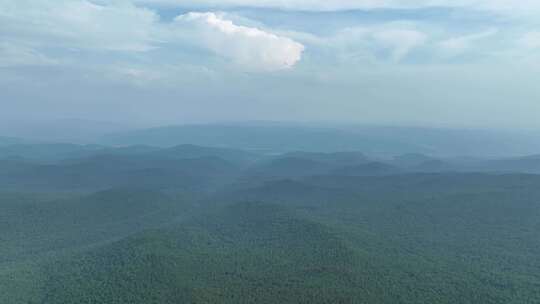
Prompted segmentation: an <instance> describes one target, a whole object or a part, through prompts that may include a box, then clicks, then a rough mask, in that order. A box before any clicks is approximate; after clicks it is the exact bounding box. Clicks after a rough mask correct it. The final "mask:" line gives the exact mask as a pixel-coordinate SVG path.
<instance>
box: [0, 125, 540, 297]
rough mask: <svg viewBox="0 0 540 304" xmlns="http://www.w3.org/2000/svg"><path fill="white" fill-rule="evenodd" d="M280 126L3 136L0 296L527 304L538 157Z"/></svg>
mask: <svg viewBox="0 0 540 304" xmlns="http://www.w3.org/2000/svg"><path fill="white" fill-rule="evenodd" d="M295 128H296V127H295ZM295 128H276V127H275V126H264V127H261V128H255V129H248V128H246V127H233V129H234V132H233V131H231V130H232V129H228V130H225V132H224V133H218V131H219V130H221V131H223V129H222V128H220V127H217V126H206V127H203V128H201V127H180V129H181V130H180V131H178V130H177V128H173V130H172V131H171V129H169V128H166V129H157V130H151V131H143V133H145V134H146V135H148V134H153V133H154V132H157V133H159V134H161V135H159V136H162V137H154V135H152V136H149V137H146V135H145V136H143V137H139V133H138V132H136V133H135V134H137V135H136V136H135V135H130V136H134V137H129V141H126V142H122V141H121V140H119V138H120V137H117V138H116V136H124V135H114V136H113V137H114V138H116V139H117V140H118V141H117V142H115V143H114V144H112V143H109V144H105V143H104V142H100V143H98V144H93V143H87V144H76V143H47V142H32V141H24V142H20V141H17V140H15V141H13V140H10V141H6V144H4V145H1V146H0V231H1V233H0V240H1V244H2V245H1V246H0V303H13V304H28V303H36V304H56V303H105V304H108V303H111V304H112V303H141V304H142V303H144V304H148V303H155V304H163V303H179V302H182V303H184V302H185V303H201V304H203V303H276V301H279V303H383V304H384V303H389V304H390V303H392V304H393V303H410V304H413V303H414V304H416V303H448V304H450V303H452V304H453V303H470V304H473V303H475V304H476V303H485V302H486V301H487V302H486V303H496V304H499V303H500V304H506V303H520V304H521V303H531V304H532V303H536V302H538V301H539V300H540V289H538V288H537V287H538V286H539V284H540V277H539V275H538V274H539V273H540V263H539V260H538V258H537V257H538V255H540V243H539V240H540V237H539V235H538V231H540V229H538V228H539V227H540V226H539V223H540V205H539V203H538V202H540V157H538V156H537V155H535V154H532V153H531V154H530V155H529V156H515V157H514V156H510V154H508V155H507V156H505V157H499V158H496V157H488V154H485V155H484V154H482V155H484V156H483V157H478V156H477V157H457V156H456V155H458V154H455V153H458V152H465V151H469V152H470V151H473V150H474V149H475V148H473V147H466V148H465V149H461V148H460V147H457V148H456V149H454V150H452V151H451V153H450V152H449V153H440V154H439V153H425V154H424V153H421V152H419V151H421V149H420V148H418V146H417V145H418V143H419V142H426V141H427V139H425V138H424V139H421V140H420V139H417V140H416V141H413V144H411V145H407V146H401V145H400V143H399V142H397V141H396V142H393V138H394V137H393V136H394V133H393V132H390V133H385V132H388V130H386V131H384V130H382V129H381V130H379V131H380V133H378V134H379V135H380V137H381V138H385V140H383V141H380V142H379V141H376V140H374V141H371V142H370V143H371V144H373V143H374V142H378V144H377V145H379V146H377V149H371V150H369V149H368V150H361V149H352V148H353V147H364V146H365V145H368V143H367V142H364V141H361V140H360V141H358V138H360V137H359V136H360V135H359V134H361V133H354V132H353V131H346V132H345V131H341V130H337V131H336V130H335V129H324V130H322V131H321V130H315V129H310V130H311V131H309V132H308V131H307V129H304V128H303V127H302V128H297V129H295ZM164 130H165V131H164ZM371 131H373V130H371ZM379 131H377V132H379ZM383 131H384V132H383ZM146 132H149V133H146ZM229 132H231V133H229ZM249 132H251V133H249ZM373 132H374V133H377V132H375V131H373ZM410 132H412V131H410V130H409V131H406V132H405V131H404V133H402V134H405V133H406V134H408V135H407V136H412V135H411V134H417V133H415V132H412V133H410ZM338 133H339V134H338ZM174 134H180V135H181V136H180V137H175V136H173V135H174ZM197 134H198V135H201V136H200V137H198V136H196V135H197ZM255 134H257V136H258V135H261V134H264V135H265V136H268V137H267V138H261V137H257V139H256V140H254V141H253V142H248V141H244V140H247V136H255ZM395 134H397V135H396V136H398V135H399V134H400V133H399V132H398V133H395ZM437 134H439V133H437ZM300 135H302V136H306V137H302V136H300ZM244 136H245V137H244ZM297 136H298V137H297ZM336 136H337V137H336ZM399 136H401V135H399ZM399 136H398V137H399ZM433 136H434V135H433ZM475 136H476V135H475ZM113 137H107V140H111V138H113ZM152 138H153V139H152ZM156 138H157V139H159V140H157V139H156ZM426 138H428V139H429V136H428V137H426ZM471 138H472V137H471ZM131 140H133V142H131ZM345 140H351V142H347V143H345ZM386 140H389V141H388V142H392V144H388V145H387V143H388V142H387V141H386ZM458 141H459V140H458V139H455V142H454V144H456V145H457V144H458ZM201 142H211V143H212V145H207V146H203V145H197V143H201ZM242 142H243V144H242ZM464 142H465V141H460V142H459V143H461V144H463V143H464ZM130 143H132V144H130ZM158 143H162V144H163V145H160V144H158ZM165 143H169V144H170V145H168V144H165ZM233 143H238V144H239V146H238V147H236V146H232V144H233ZM252 143H253V145H252ZM326 143H328V146H327V147H326V146H325V145H326ZM432 143H435V140H433V141H432ZM230 145H231V146H230ZM246 147H248V149H246ZM300 147H312V148H313V149H312V150H311V149H299V148H300ZM325 147H326V148H325ZM340 147H341V148H342V147H350V148H351V149H344V150H339V148H340ZM442 147H445V145H440V146H439V148H442ZM488 147H489V146H486V148H488ZM531 147H532V146H531ZM439 148H438V149H439ZM379 149H380V151H384V153H381V154H374V151H379ZM411 149H412V150H411ZM516 149H517V147H516ZM429 150H430V151H431V152H433V151H434V150H433V149H431V148H430V149H429ZM401 151H404V152H403V153H401ZM411 151H413V152H411ZM474 151H477V152H478V151H480V150H474ZM502 151H506V152H508V150H504V149H502V150H500V151H498V152H497V153H502ZM506 152H505V153H506ZM490 155H492V154H490Z"/></svg>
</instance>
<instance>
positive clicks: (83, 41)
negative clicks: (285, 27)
mask: <svg viewBox="0 0 540 304" xmlns="http://www.w3.org/2000/svg"><path fill="white" fill-rule="evenodd" d="M0 36H2V40H3V41H2V42H3V45H2V46H1V47H2V48H1V49H0V52H1V54H3V57H4V58H3V59H2V65H8V64H10V65H22V64H25V65H28V64H32V63H38V62H39V63H42V62H45V60H44V59H45V56H43V55H40V54H42V53H43V52H42V51H44V50H45V51H46V52H48V53H51V54H56V56H61V57H62V58H63V59H66V58H71V61H72V62H79V63H82V62H84V61H85V60H84V59H83V58H84V57H86V56H89V57H92V58H104V59H105V58H109V59H110V58H113V57H114V54H110V55H106V54H105V53H104V52H128V53H144V52H148V51H152V50H156V49H163V50H166V51H169V52H170V53H171V54H172V53H174V51H175V50H176V52H181V49H182V48H185V47H188V48H189V47H192V46H194V45H196V46H199V47H201V46H202V47H205V48H207V49H208V50H211V51H212V52H213V53H215V54H218V55H220V56H222V57H224V58H227V59H229V60H232V61H233V62H235V63H237V64H239V65H241V66H242V67H244V68H249V69H257V70H269V71H271V70H280V69H285V68H290V67H293V66H294V65H295V64H296V63H297V62H298V61H299V60H300V59H301V56H302V52H303V51H304V46H303V45H302V44H300V43H298V42H295V41H293V40H292V39H290V38H287V37H284V36H278V35H276V34H272V33H270V32H269V31H263V30H260V29H257V28H253V27H246V26H241V25H237V24H235V23H233V22H232V21H230V20H226V19H224V18H223V17H222V16H221V15H217V14H215V13H188V14H185V15H182V16H179V17H178V18H176V19H175V21H174V22H172V23H171V22H164V21H163V20H160V16H159V15H158V14H157V13H156V12H155V11H153V10H151V9H148V8H145V7H140V6H136V5H134V4H133V3H131V2H129V1H112V2H104V1H101V2H97V1H89V0H57V1H48V0H1V1H0ZM8 47H9V48H8ZM14 50H19V51H14ZM92 54H97V55H99V56H97V57H96V56H94V55H92ZM83 56H84V57H83ZM171 57H173V55H171ZM171 60H172V58H171Z"/></svg>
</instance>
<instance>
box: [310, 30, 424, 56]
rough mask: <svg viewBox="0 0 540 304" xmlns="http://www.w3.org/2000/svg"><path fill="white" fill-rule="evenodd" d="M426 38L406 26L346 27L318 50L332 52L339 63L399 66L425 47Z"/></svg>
mask: <svg viewBox="0 0 540 304" xmlns="http://www.w3.org/2000/svg"><path fill="white" fill-rule="evenodd" d="M427 40H428V35H427V34H426V33H424V32H422V31H420V30H417V29H415V27H414V25H412V24H408V23H399V22H398V23H387V24H380V25H376V26H357V27H350V28H345V29H343V30H341V31H339V32H338V33H336V34H335V35H334V36H332V37H328V38H327V39H326V41H325V43H324V44H323V43H319V46H320V47H326V48H330V49H334V50H335V53H336V54H337V56H338V57H339V59H340V60H341V61H344V62H351V61H356V62H360V63H364V64H369V63H375V62H377V61H381V60H383V61H390V62H392V63H399V62H401V61H403V60H405V59H406V58H407V56H409V55H410V54H411V53H412V52H413V51H414V50H415V49H417V48H419V47H421V46H422V45H424V44H426V42H427Z"/></svg>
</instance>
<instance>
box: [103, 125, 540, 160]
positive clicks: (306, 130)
mask: <svg viewBox="0 0 540 304" xmlns="http://www.w3.org/2000/svg"><path fill="white" fill-rule="evenodd" d="M101 143H103V144H108V145H133V144H146V145H153V146H161V147H172V146H176V145H179V144H193V145H201V146H217V147H227V148H237V149H244V150H248V151H266V152H273V153H286V152H294V151H313V152H338V151H363V152H364V153H366V154H368V155H378V156H393V155H398V154H406V153H421V154H427V155H435V156H444V157H451V156H453V157H455V156H463V155H468V156H493V157H504V156H510V155H526V154H534V153H538V151H540V134H536V133H527V132H521V131H495V130H482V129H477V130H474V129H443V128H438V129H437V128H417V127H369V126H367V127H362V126H358V127H356V126H334V127H329V126H323V127H313V126H302V125H287V124H281V125H279V124H272V125H264V124H252V125H246V124H209V125H181V126H168V127H159V128H152V129H142V130H137V131H128V132H121V133H114V134H109V135H107V136H104V137H102V138H101Z"/></svg>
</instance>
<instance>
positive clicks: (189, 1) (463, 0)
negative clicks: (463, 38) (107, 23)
mask: <svg viewBox="0 0 540 304" xmlns="http://www.w3.org/2000/svg"><path fill="white" fill-rule="evenodd" d="M135 1H136V2H138V3H146V4H165V5H176V6H181V7H206V8H208V7H211V8H216V7H222V8H224V7H256V8H277V9H284V10H303V11H339V10H352V9H363V10H369V9H381V8H383V9H384V8H387V9H419V8H420V9H421V8H429V7H449V8H465V9H475V10H490V11H497V12H500V13H504V14H516V13H524V12H529V13H530V12H532V11H536V12H537V11H539V10H540V2H538V1H536V0H520V1H515V0H474V1H473V0H287V1H283V0H135Z"/></svg>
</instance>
